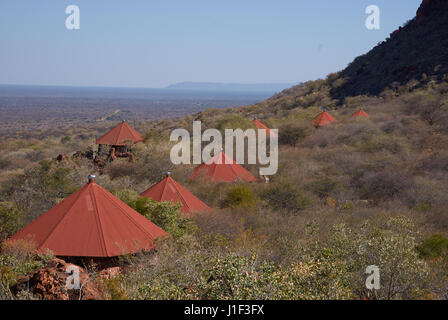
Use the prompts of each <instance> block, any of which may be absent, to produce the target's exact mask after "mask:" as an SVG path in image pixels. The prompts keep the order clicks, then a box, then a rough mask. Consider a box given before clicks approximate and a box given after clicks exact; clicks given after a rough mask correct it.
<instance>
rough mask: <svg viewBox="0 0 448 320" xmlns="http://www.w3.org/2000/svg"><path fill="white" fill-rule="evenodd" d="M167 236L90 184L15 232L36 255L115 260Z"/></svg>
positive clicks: (93, 183) (101, 189) (147, 247)
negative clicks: (49, 253) (33, 247)
mask: <svg viewBox="0 0 448 320" xmlns="http://www.w3.org/2000/svg"><path fill="white" fill-rule="evenodd" d="M165 236H168V234H167V233H166V232H165V231H163V230H162V229H161V228H159V227H158V226H156V225H155V224H154V223H152V222H151V221H149V220H148V219H146V218H145V217H144V216H142V215H141V214H140V213H138V212H137V211H135V210H133V209H132V208H130V207H129V206H127V205H126V204H125V203H124V202H122V201H121V200H119V199H118V198H116V197H115V196H113V195H112V194H111V193H109V192H107V191H106V190H105V189H103V188H102V187H100V186H99V185H97V184H96V183H95V182H93V181H91V182H89V183H88V184H86V185H85V186H84V187H82V188H81V189H79V190H78V191H76V192H75V193H73V194H72V195H70V196H69V197H67V198H66V199H64V200H63V201H62V202H60V203H59V204H58V205H56V206H55V207H53V208H52V209H50V210H49V211H47V212H46V213H44V214H42V215H41V216H40V217H38V218H37V219H36V220H34V221H33V222H31V223H30V224H29V225H27V226H26V227H24V228H23V229H21V230H20V231H18V232H17V233H16V234H14V235H13V236H12V237H11V240H18V239H25V240H26V239H29V240H32V241H34V242H35V245H36V247H37V249H38V251H39V252H45V251H46V249H47V248H48V249H50V250H51V251H53V253H54V254H55V255H57V256H72V257H114V256H119V255H122V254H126V253H135V252H138V251H142V250H152V249H154V248H155V242H154V239H156V238H158V237H165Z"/></svg>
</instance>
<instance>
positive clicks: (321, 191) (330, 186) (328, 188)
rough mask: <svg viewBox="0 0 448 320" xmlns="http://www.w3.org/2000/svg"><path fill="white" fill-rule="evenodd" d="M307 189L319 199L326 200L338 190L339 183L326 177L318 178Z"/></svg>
mask: <svg viewBox="0 0 448 320" xmlns="http://www.w3.org/2000/svg"><path fill="white" fill-rule="evenodd" d="M308 187H309V188H310V189H311V190H312V191H313V192H314V193H315V194H317V195H318V196H319V197H321V198H326V197H329V196H330V195H332V193H333V192H334V191H335V190H337V189H338V187H339V182H338V181H336V180H334V179H332V178H331V177H328V176H320V177H318V178H317V179H315V180H314V181H312V182H311V183H310V184H309V185H308Z"/></svg>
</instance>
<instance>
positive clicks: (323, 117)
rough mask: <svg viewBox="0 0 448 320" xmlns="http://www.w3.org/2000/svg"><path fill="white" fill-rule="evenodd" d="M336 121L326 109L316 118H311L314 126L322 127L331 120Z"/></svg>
mask: <svg viewBox="0 0 448 320" xmlns="http://www.w3.org/2000/svg"><path fill="white" fill-rule="evenodd" d="M337 121H338V120H336V119H335V118H334V117H333V116H332V115H331V114H329V113H328V112H326V111H324V112H322V113H321V114H319V115H318V116H317V117H316V118H314V119H313V120H311V122H312V123H313V124H314V126H315V127H322V126H324V125H326V124H329V123H332V122H337Z"/></svg>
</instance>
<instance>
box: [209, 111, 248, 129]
mask: <svg viewBox="0 0 448 320" xmlns="http://www.w3.org/2000/svg"><path fill="white" fill-rule="evenodd" d="M253 127H254V125H253V123H252V122H251V121H250V120H249V119H247V118H245V117H243V116H242V115H239V114H232V115H228V116H226V117H224V118H223V119H221V120H219V121H218V123H217V125H216V129H218V130H219V131H221V132H224V130H225V129H241V130H243V131H244V130H246V129H249V128H253Z"/></svg>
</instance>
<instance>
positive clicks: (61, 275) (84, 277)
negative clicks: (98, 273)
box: [13, 258, 104, 300]
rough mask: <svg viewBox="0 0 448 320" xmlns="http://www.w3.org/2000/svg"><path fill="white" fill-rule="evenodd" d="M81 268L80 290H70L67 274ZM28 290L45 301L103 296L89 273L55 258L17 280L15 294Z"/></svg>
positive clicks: (91, 298) (101, 297)
mask: <svg viewBox="0 0 448 320" xmlns="http://www.w3.org/2000/svg"><path fill="white" fill-rule="evenodd" d="M73 266H74V267H77V268H79V282H80V289H68V288H67V278H68V277H69V276H70V273H67V270H68V268H69V267H73ZM23 289H28V290H30V291H31V292H32V293H33V294H34V295H36V296H38V297H39V298H41V299H43V300H102V299H104V296H103V294H102V293H101V292H100V291H99V289H98V286H97V285H96V284H95V283H94V282H93V281H92V280H91V278H90V277H89V275H88V274H87V272H86V271H85V270H84V269H83V268H81V267H79V266H76V265H73V264H70V263H66V262H65V261H64V260H61V259H57V258H54V259H53V260H51V261H50V263H49V264H48V265H47V266H46V267H44V268H41V269H39V270H37V271H35V272H34V273H33V274H30V275H27V276H24V277H22V278H19V279H18V280H17V283H16V285H15V286H14V288H13V292H14V293H15V294H17V293H18V292H19V291H20V290H23Z"/></svg>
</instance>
